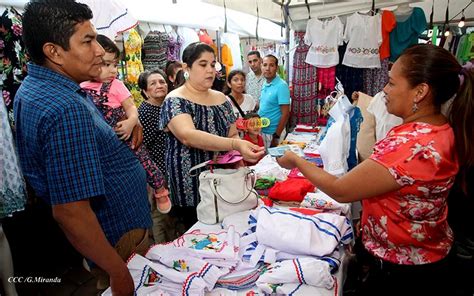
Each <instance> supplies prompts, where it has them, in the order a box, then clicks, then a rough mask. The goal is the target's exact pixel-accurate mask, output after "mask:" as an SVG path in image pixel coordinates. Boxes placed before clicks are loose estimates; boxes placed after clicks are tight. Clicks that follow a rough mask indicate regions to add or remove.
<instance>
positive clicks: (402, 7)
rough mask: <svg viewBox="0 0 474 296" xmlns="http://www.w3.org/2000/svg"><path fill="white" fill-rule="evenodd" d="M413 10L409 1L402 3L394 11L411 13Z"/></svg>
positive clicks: (396, 12)
mask: <svg viewBox="0 0 474 296" xmlns="http://www.w3.org/2000/svg"><path fill="white" fill-rule="evenodd" d="M412 11H413V8H412V7H411V6H410V4H409V3H404V4H400V5H398V7H397V9H395V10H394V11H393V12H394V13H395V14H398V15H400V14H408V13H411V12H412Z"/></svg>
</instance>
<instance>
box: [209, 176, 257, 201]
mask: <svg viewBox="0 0 474 296" xmlns="http://www.w3.org/2000/svg"><path fill="white" fill-rule="evenodd" d="M250 175H252V176H251V178H252V183H253V185H252V187H251V188H248V187H247V189H249V193H248V194H247V196H245V197H244V198H242V199H241V200H239V201H236V202H231V201H228V200H226V199H225V198H224V197H223V196H222V195H220V193H219V192H218V191H217V184H216V180H215V179H214V181H213V182H212V185H211V186H210V187H211V191H212V193H213V194H214V195H217V196H218V197H220V198H221V199H222V200H223V201H225V202H226V203H228V204H231V205H235V204H239V203H241V202H243V201H244V200H246V199H247V198H248V197H249V196H250V194H252V193H255V194H256V195H258V194H257V192H255V190H254V189H253V186H255V173H254V171H250V172H248V173H247V175H246V176H245V181H246V182H245V184H246V185H247V178H248V177H249V176H250Z"/></svg>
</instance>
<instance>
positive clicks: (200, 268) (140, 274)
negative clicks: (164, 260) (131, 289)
mask: <svg viewBox="0 0 474 296" xmlns="http://www.w3.org/2000/svg"><path fill="white" fill-rule="evenodd" d="M191 262H193V263H191ZM188 263H190V264H189V265H188ZM127 267H128V269H129V270H130V274H131V276H132V278H133V281H134V285H135V295H138V296H145V295H167V294H169V295H185V296H187V295H192V296H194V295H204V294H205V292H206V291H210V290H212V288H213V287H214V285H215V283H216V281H217V279H218V278H219V277H220V276H221V275H222V274H223V272H222V271H221V270H219V268H217V267H216V266H214V265H212V264H209V263H206V262H204V261H202V260H198V259H191V260H189V261H187V260H184V259H177V260H176V264H174V265H173V266H171V267H170V266H166V265H163V264H161V263H159V262H153V261H150V260H148V259H147V258H144V257H142V256H140V255H137V254H134V255H133V256H132V257H131V258H130V259H129V260H128V262H127ZM165 293H167V294H165ZM102 295H112V291H111V289H110V288H109V289H107V290H106V291H105V292H104V293H103V294H102Z"/></svg>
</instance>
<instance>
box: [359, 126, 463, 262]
mask: <svg viewBox="0 0 474 296" xmlns="http://www.w3.org/2000/svg"><path fill="white" fill-rule="evenodd" d="M455 150H456V149H455V143H454V133H453V130H452V128H451V126H450V125H449V124H444V125H442V126H435V125H430V124H426V123H419V122H414V123H407V124H402V125H399V126H397V127H394V128H393V129H392V130H391V131H390V132H389V134H388V135H387V137H386V138H385V139H383V140H381V141H379V142H378V143H377V144H376V146H375V148H374V153H373V154H372V156H371V157H370V158H371V159H372V160H374V161H376V162H377V163H379V164H381V165H383V166H384V167H386V168H387V169H388V171H389V172H390V173H391V174H392V176H393V177H394V179H395V181H396V182H397V183H398V184H400V185H401V186H402V187H401V188H400V189H399V190H397V191H393V192H389V193H385V194H383V195H381V196H378V197H373V198H368V199H364V200H363V201H362V206H363V210H362V220H361V221H362V241H363V243H364V246H365V248H366V249H367V250H368V251H369V252H370V253H372V254H373V255H374V256H376V257H378V258H381V259H383V260H386V261H389V262H392V263H396V264H404V265H413V264H425V263H431V262H436V261H438V260H441V259H443V258H444V257H446V255H447V254H448V252H449V250H450V248H451V245H452V242H453V234H452V231H451V228H450V227H449V225H448V221H447V214H448V208H447V198H448V193H449V189H450V188H451V186H452V185H453V182H454V179H455V177H456V174H457V173H458V170H459V164H458V162H457V158H456V156H455V155H456V153H455ZM361 182H363V180H361Z"/></svg>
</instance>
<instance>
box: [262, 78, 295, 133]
mask: <svg viewBox="0 0 474 296" xmlns="http://www.w3.org/2000/svg"><path fill="white" fill-rule="evenodd" d="M289 104H290V89H289V88H288V84H286V82H285V81H284V80H283V79H281V78H280V77H279V76H276V77H275V78H273V80H272V81H271V82H270V83H268V82H267V81H265V82H264V83H263V86H262V92H261V94H260V109H259V110H258V114H259V115H260V117H266V118H268V119H270V125H269V126H268V127H265V128H263V129H262V133H264V134H267V135H272V134H274V133H275V132H276V129H277V127H278V123H279V122H280V119H281V110H280V105H289Z"/></svg>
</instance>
